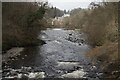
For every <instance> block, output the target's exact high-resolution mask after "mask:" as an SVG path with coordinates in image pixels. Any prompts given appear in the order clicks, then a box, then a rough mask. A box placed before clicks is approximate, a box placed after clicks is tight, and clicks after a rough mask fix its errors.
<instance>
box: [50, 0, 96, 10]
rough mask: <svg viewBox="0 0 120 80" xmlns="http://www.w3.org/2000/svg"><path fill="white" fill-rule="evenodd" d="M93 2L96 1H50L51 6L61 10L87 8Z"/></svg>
mask: <svg viewBox="0 0 120 80" xmlns="http://www.w3.org/2000/svg"><path fill="white" fill-rule="evenodd" d="M92 1H95V0H48V2H49V3H50V4H51V5H53V6H54V7H57V8H59V9H61V10H71V9H74V8H79V7H80V8H87V7H88V6H89V4H90V2H92ZM97 1H98V0H97Z"/></svg>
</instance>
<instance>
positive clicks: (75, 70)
mask: <svg viewBox="0 0 120 80" xmlns="http://www.w3.org/2000/svg"><path fill="white" fill-rule="evenodd" d="M38 38H39V39H42V40H43V41H45V42H46V44H44V45H42V46H41V45H40V46H36V47H27V48H19V49H18V50H17V51H18V52H17V51H15V50H13V51H9V55H11V57H7V59H6V58H4V60H3V71H2V73H3V75H2V77H3V80H6V79H7V80H9V79H10V80H12V79H14V80H17V79H21V80H23V79H25V80H28V79H40V78H61V79H64V78H79V79H82V80H99V79H100V78H101V75H102V73H101V72H99V71H97V67H96V66H95V65H92V63H91V61H90V60H89V59H87V58H86V56H85V53H86V52H87V51H88V50H89V49H90V46H89V45H88V44H87V43H86V41H85V40H86V38H87V37H86V35H85V34H84V33H80V32H78V31H74V30H64V29H48V30H43V31H41V32H40V35H39V36H38ZM14 51H15V52H14ZM16 52H17V53H16ZM6 55H7V54H6ZM13 55H14V56H13ZM3 57H6V56H3Z"/></svg>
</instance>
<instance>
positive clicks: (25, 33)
mask: <svg viewBox="0 0 120 80" xmlns="http://www.w3.org/2000/svg"><path fill="white" fill-rule="evenodd" d="M40 5H41V6H40ZM45 6H46V4H45V3H44V4H43V3H31V2H28V3H26V2H21V3H19V2H3V3H2V14H3V15H2V32H3V33H2V36H3V37H2V50H3V51H5V50H7V49H9V48H11V47H18V46H33V45H38V43H43V41H41V40H38V39H37V36H38V32H39V31H40V30H41V27H42V26H44V25H42V23H40V21H42V19H43V16H44V14H45Z"/></svg>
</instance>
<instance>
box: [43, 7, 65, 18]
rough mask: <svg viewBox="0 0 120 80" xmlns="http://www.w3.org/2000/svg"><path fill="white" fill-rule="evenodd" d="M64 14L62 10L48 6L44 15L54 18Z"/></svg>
mask: <svg viewBox="0 0 120 80" xmlns="http://www.w3.org/2000/svg"><path fill="white" fill-rule="evenodd" d="M63 15H64V11H62V10H60V9H58V8H56V7H51V8H50V7H48V9H47V11H46V14H45V16H46V17H48V18H55V17H61V16H63Z"/></svg>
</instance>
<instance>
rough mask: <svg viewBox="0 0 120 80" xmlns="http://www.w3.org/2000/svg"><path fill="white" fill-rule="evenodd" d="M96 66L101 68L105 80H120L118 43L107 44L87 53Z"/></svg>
mask: <svg viewBox="0 0 120 80" xmlns="http://www.w3.org/2000/svg"><path fill="white" fill-rule="evenodd" d="M87 56H88V57H89V58H90V59H91V60H92V62H93V64H94V65H97V66H98V67H99V71H102V72H103V73H104V74H103V77H104V78H105V79H110V80H111V79H112V80H119V79H120V70H119V69H120V61H118V43H106V44H104V45H103V46H98V47H95V48H93V49H92V50H90V51H89V52H88V53H87Z"/></svg>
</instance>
